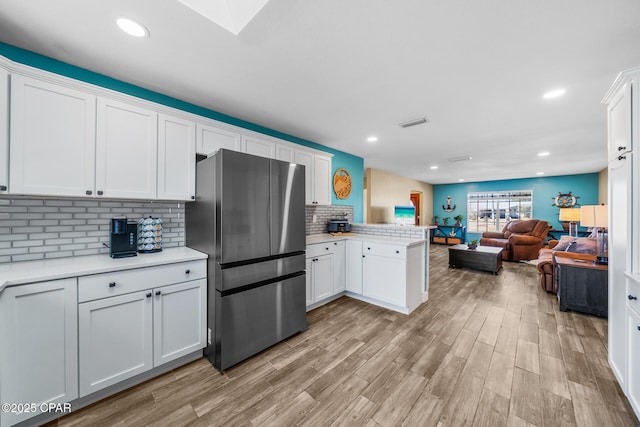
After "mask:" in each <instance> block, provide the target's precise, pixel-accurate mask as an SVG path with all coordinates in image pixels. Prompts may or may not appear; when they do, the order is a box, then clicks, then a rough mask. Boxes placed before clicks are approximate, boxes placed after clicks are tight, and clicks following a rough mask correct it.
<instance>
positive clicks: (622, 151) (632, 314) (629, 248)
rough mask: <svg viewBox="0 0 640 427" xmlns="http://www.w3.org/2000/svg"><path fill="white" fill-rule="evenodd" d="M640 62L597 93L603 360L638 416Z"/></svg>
mask: <svg viewBox="0 0 640 427" xmlns="http://www.w3.org/2000/svg"><path fill="white" fill-rule="evenodd" d="M639 101H640V68H636V69H632V70H628V71H625V72H623V73H621V74H620V75H619V76H618V78H617V79H616V81H615V82H614V84H613V86H612V87H611V89H610V90H609V92H608V93H607V95H606V96H605V98H604V99H603V103H605V104H606V105H607V120H608V135H607V136H608V137H607V140H608V153H609V155H608V156H609V159H608V160H609V166H608V174H609V200H608V205H609V252H608V256H609V321H608V324H609V330H608V336H609V343H608V351H609V364H610V365H611V369H612V370H613V372H614V374H615V376H616V378H617V379H618V382H619V383H620V386H621V388H622V390H623V391H624V392H625V394H626V396H627V397H628V399H629V402H630V403H631V405H632V407H633V409H634V410H635V412H636V415H638V416H639V417H640V369H637V368H636V366H635V365H637V363H638V359H637V358H638V355H640V307H639V306H638V304H637V303H635V301H637V299H636V298H638V297H640V295H637V294H638V293H640V292H638V290H640V264H639V260H638V254H640V227H639V226H638V219H639V218H640V205H639V201H640V192H639V189H640V185H639V182H638V165H639V164H640V163H639V161H638V160H639V153H638V149H637V147H635V145H636V144H637V141H638V139H639V136H640V133H639V130H638V127H639V126H640V102H639Z"/></svg>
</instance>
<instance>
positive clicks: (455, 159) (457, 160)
mask: <svg viewBox="0 0 640 427" xmlns="http://www.w3.org/2000/svg"><path fill="white" fill-rule="evenodd" d="M471 159H472V157H471V156H460V157H451V158H450V159H447V160H449V161H450V162H451V163H453V162H464V161H465V160H471Z"/></svg>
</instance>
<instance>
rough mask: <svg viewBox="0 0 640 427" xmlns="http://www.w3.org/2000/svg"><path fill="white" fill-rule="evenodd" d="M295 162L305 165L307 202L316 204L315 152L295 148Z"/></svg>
mask: <svg viewBox="0 0 640 427" xmlns="http://www.w3.org/2000/svg"><path fill="white" fill-rule="evenodd" d="M295 162H296V163H297V164H299V165H303V166H304V194H305V204H307V205H313V204H315V199H314V198H313V197H314V196H313V153H310V152H308V151H304V150H298V149H296V150H295Z"/></svg>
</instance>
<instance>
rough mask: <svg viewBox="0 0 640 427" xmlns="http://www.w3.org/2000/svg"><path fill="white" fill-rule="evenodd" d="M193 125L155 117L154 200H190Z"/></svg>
mask: <svg viewBox="0 0 640 427" xmlns="http://www.w3.org/2000/svg"><path fill="white" fill-rule="evenodd" d="M195 158H196V124H195V123H194V122H191V121H188V120H184V119H179V118H176V117H171V116H167V115H165V114H160V115H159V116H158V199H161V200H185V201H188V200H194V199H195V188H196V179H195V177H196V173H195V167H196V161H195Z"/></svg>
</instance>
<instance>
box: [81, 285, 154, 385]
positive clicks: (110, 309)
mask: <svg viewBox="0 0 640 427" xmlns="http://www.w3.org/2000/svg"><path fill="white" fill-rule="evenodd" d="M152 298H153V294H152V291H151V290H149V291H142V292H135V293H132V294H126V295H120V296H117V297H111V298H104V299H100V300H96V301H91V302H85V303H82V304H80V305H79V312H78V320H79V325H80V330H79V341H80V396H81V397H82V396H86V395H88V394H91V393H93V392H95V391H98V390H101V389H103V388H105V387H108V386H110V385H113V384H116V383H118V382H120V381H123V380H126V379H127V378H131V377H133V376H135V375H138V374H140V373H142V372H144V371H147V370H149V369H151V368H152V367H153V325H152V322H153V311H152V310H153V305H152V304H153V302H152Z"/></svg>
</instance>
